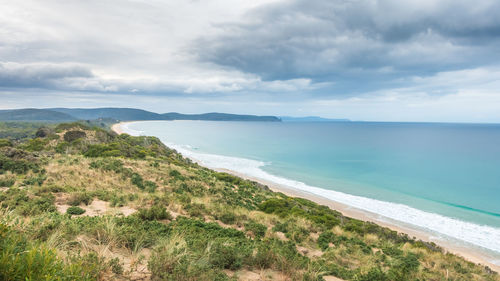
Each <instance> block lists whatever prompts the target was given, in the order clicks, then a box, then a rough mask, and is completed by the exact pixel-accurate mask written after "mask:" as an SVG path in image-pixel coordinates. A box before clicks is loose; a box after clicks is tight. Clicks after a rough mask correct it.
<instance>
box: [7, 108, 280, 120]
mask: <svg viewBox="0 0 500 281" xmlns="http://www.w3.org/2000/svg"><path fill="white" fill-rule="evenodd" d="M102 118H106V119H115V120H119V121H140V120H204V121H260V122H281V119H280V118H278V117H276V116H257V115H240V114H229V113H218V112H212V113H203V114H182V113H177V112H169V113H163V114H160V113H155V112H150V111H146V110H142V109H136V108H46V109H36V108H27V109H9V110H0V121H54V122H61V121H73V120H96V119H102Z"/></svg>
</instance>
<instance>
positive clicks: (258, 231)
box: [245, 221, 267, 238]
mask: <svg viewBox="0 0 500 281" xmlns="http://www.w3.org/2000/svg"><path fill="white" fill-rule="evenodd" d="M245 230H246V231H250V232H251V233H252V234H253V235H254V237H255V238H262V237H264V235H266V231H267V226H265V225H263V224H260V223H257V222H254V221H250V222H248V223H245Z"/></svg>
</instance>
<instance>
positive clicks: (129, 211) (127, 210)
mask: <svg viewBox="0 0 500 281" xmlns="http://www.w3.org/2000/svg"><path fill="white" fill-rule="evenodd" d="M118 210H119V211H120V213H122V214H123V215H124V216H126V217H128V216H130V215H131V214H133V213H135V212H137V210H136V209H134V208H131V207H129V206H123V207H120V208H119V209H118Z"/></svg>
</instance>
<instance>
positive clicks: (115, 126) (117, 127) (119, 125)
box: [111, 121, 137, 135]
mask: <svg viewBox="0 0 500 281" xmlns="http://www.w3.org/2000/svg"><path fill="white" fill-rule="evenodd" d="M133 122H137V121H124V122H119V123H115V124H113V125H112V126H111V131H113V132H115V133H117V134H119V135H121V134H124V133H125V132H124V131H123V129H122V126H123V125H125V124H129V123H133Z"/></svg>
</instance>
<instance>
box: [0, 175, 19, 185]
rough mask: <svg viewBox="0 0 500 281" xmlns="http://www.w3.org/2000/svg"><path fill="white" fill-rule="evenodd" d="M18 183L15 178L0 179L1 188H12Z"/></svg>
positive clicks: (5, 177)
mask: <svg viewBox="0 0 500 281" xmlns="http://www.w3.org/2000/svg"><path fill="white" fill-rule="evenodd" d="M14 183H16V177H15V176H4V177H0V187H11V186H13V185H14Z"/></svg>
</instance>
